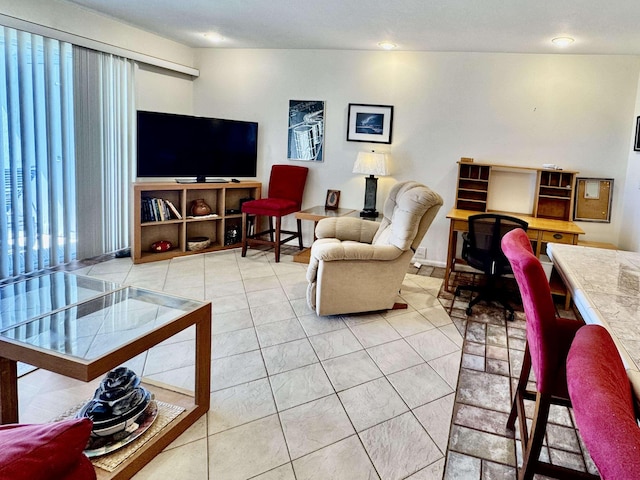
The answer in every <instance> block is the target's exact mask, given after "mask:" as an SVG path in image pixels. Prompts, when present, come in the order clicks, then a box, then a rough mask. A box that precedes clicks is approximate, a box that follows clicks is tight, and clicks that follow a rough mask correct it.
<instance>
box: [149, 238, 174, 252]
mask: <svg viewBox="0 0 640 480" xmlns="http://www.w3.org/2000/svg"><path fill="white" fill-rule="evenodd" d="M171 247H173V245H172V244H171V242H170V241H169V240H158V241H157V242H154V243H152V244H151V250H152V251H154V252H166V251H167V250H171Z"/></svg>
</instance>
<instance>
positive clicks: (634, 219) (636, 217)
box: [619, 79, 640, 252]
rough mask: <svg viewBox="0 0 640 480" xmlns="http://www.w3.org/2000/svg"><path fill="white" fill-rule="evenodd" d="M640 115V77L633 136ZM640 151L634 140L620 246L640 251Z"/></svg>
mask: <svg viewBox="0 0 640 480" xmlns="http://www.w3.org/2000/svg"><path fill="white" fill-rule="evenodd" d="M639 116H640V79H639V80H638V89H637V94H636V102H635V113H634V116H633V119H630V120H629V125H628V128H629V129H630V130H631V135H632V137H634V138H635V134H636V117H639ZM639 206H640V152H636V151H634V150H633V140H632V144H631V146H630V147H629V163H628V167H627V174H626V183H625V189H624V200H623V209H622V218H623V219H624V222H623V223H622V224H621V228H620V242H619V247H620V248H621V249H623V250H631V251H634V252H640V210H639V208H638V207H639Z"/></svg>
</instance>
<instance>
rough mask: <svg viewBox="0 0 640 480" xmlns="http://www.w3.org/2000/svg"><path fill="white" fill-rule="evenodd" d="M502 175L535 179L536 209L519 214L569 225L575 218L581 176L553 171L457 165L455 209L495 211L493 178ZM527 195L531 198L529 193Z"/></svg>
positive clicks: (504, 166)
mask: <svg viewBox="0 0 640 480" xmlns="http://www.w3.org/2000/svg"><path fill="white" fill-rule="evenodd" d="M499 171H509V172H511V173H521V174H523V175H534V176H535V185H536V187H535V191H534V193H533V197H534V198H533V199H532V200H533V201H532V205H533V208H532V210H531V211H529V212H522V211H520V212H518V213H525V214H527V215H531V216H532V217H537V218H548V219H552V220H565V221H570V220H571V219H572V215H573V202H574V197H575V184H576V176H577V174H578V172H575V171H568V170H550V169H544V168H533V167H521V166H512V165H500V164H491V163H478V162H458V184H457V188H456V208H457V209H459V210H470V211H474V212H489V211H492V208H491V205H490V204H489V191H490V190H491V188H492V174H493V175H495V174H496V173H495V172H499ZM527 195H529V196H531V195H530V194H528V193H527Z"/></svg>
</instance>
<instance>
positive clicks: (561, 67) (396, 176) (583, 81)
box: [194, 49, 640, 263]
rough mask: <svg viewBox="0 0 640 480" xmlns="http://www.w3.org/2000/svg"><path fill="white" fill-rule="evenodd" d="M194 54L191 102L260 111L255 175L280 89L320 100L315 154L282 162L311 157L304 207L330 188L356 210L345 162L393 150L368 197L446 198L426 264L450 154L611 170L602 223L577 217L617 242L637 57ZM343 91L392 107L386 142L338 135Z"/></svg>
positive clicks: (282, 122) (223, 113)
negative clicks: (320, 149)
mask: <svg viewBox="0 0 640 480" xmlns="http://www.w3.org/2000/svg"><path fill="white" fill-rule="evenodd" d="M196 66H197V67H198V68H199V69H200V74H201V75H200V77H199V78H198V79H196V80H195V81H194V99H195V104H194V113H195V114H197V115H211V116H219V117H225V118H233V119H240V120H252V121H258V122H259V123H260V132H259V137H260V138H259V159H260V165H259V168H258V178H260V179H261V180H262V181H263V182H266V181H267V180H268V175H269V169H270V166H271V165H272V164H274V163H286V162H287V112H288V104H289V100H294V99H296V100H324V101H326V109H325V125H326V127H325V128H326V130H325V160H324V162H323V163H315V164H312V163H311V162H294V163H296V164H301V165H306V166H309V167H310V168H311V173H310V176H309V179H308V183H307V188H306V191H305V197H304V205H303V206H304V207H309V206H312V205H317V204H322V203H323V202H324V199H325V195H326V191H327V189H338V190H341V191H342V196H341V198H340V205H341V206H344V207H353V208H357V209H360V208H362V205H363V193H364V179H363V178H362V176H359V175H353V174H352V173H351V169H352V166H353V162H354V160H355V157H356V154H357V152H358V151H359V150H361V149H368V148H375V149H376V150H379V151H387V152H390V153H391V154H392V158H393V164H392V168H393V171H392V177H386V178H381V179H380V182H379V190H378V209H380V208H381V206H382V202H383V200H384V198H386V193H387V191H388V190H389V188H390V186H391V185H392V184H393V183H394V182H395V181H401V180H409V179H413V180H417V181H420V182H423V183H425V184H427V185H429V186H430V187H431V188H433V189H434V190H436V191H437V192H439V193H440V194H441V195H442V196H443V197H444V198H445V206H444V207H443V209H442V210H441V213H440V214H439V216H438V218H437V219H436V221H435V222H434V224H433V226H432V228H431V229H430V231H429V232H428V233H427V236H426V238H425V241H424V242H423V245H425V246H426V247H427V255H428V259H429V260H430V261H432V262H435V263H443V262H444V260H445V258H446V253H447V252H446V249H447V237H448V221H447V220H446V218H445V215H446V213H447V212H448V210H449V209H450V208H451V207H452V206H453V200H454V195H455V181H456V171H457V165H456V161H457V160H458V159H459V158H460V157H461V156H468V157H474V158H475V159H476V160H479V161H480V160H481V161H490V162H498V163H505V164H515V165H528V166H538V165H542V164H543V163H556V164H558V165H561V166H562V167H564V168H566V169H575V170H579V171H580V172H581V176H596V177H612V178H614V179H615V192H614V204H613V214H612V223H611V224H595V223H586V222H582V223H581V224H580V225H581V226H582V227H583V229H584V230H585V231H586V232H587V235H586V237H585V238H587V239H591V240H600V241H610V242H613V243H618V234H619V233H618V232H619V230H620V227H621V225H622V204H621V198H622V195H621V192H623V191H624V188H625V176H626V174H627V161H628V158H629V144H630V142H631V132H630V129H629V122H630V121H631V119H632V118H633V112H634V100H635V98H636V92H637V90H638V75H639V72H640V58H639V57H635V56H587V55H585V56H578V55H530V54H529V55H524V54H485V53H429V52H362V51H357V52H356V51H327V50H318V51H313V50H217V49H199V50H197V51H196ZM349 103H365V104H382V105H393V106H394V109H395V110H394V116H395V117H394V125H393V144H392V145H376V144H363V143H356V142H347V141H346V140H345V137H346V123H347V105H348V104H349ZM306 228H307V230H306V231H305V236H306V238H305V242H307V243H308V242H309V241H310V239H311V226H310V225H309V226H307V227H306Z"/></svg>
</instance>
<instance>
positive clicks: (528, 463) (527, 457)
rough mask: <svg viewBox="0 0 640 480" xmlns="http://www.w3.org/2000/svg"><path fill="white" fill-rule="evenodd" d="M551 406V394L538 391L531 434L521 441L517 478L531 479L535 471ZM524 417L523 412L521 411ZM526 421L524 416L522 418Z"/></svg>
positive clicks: (520, 479) (521, 479)
mask: <svg viewBox="0 0 640 480" xmlns="http://www.w3.org/2000/svg"><path fill="white" fill-rule="evenodd" d="M550 406H551V396H549V395H542V394H541V393H538V395H537V396H536V407H535V411H534V413H533V424H532V425H531V436H530V437H529V439H528V441H527V442H526V447H525V443H524V442H523V449H522V468H521V469H520V473H519V474H518V480H532V479H533V475H534V474H535V471H536V465H537V463H538V461H539V459H540V450H541V449H542V442H543V440H544V434H545V431H546V430H547V419H548V418H549V407H550ZM522 414H523V417H524V412H522ZM522 420H523V421H524V422H526V421H527V420H526V418H523V419H522Z"/></svg>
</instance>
